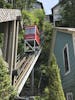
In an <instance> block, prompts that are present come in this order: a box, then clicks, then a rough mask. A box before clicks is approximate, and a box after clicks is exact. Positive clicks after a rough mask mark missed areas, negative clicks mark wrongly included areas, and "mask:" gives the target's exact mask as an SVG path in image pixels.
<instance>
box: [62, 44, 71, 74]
mask: <svg viewBox="0 0 75 100" xmlns="http://www.w3.org/2000/svg"><path fill="white" fill-rule="evenodd" d="M65 48H67V60H68V69H69V70H68V71H66V70H65V57H64V50H65ZM63 63H64V70H65V75H67V74H69V73H70V60H69V49H68V44H66V45H65V46H64V48H63Z"/></svg>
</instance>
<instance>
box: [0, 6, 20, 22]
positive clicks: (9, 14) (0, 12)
mask: <svg viewBox="0 0 75 100" xmlns="http://www.w3.org/2000/svg"><path fill="white" fill-rule="evenodd" d="M20 16H21V12H20V10H17V9H2V8H0V23H1V22H6V21H12V20H16V19H17V18H18V17H20Z"/></svg>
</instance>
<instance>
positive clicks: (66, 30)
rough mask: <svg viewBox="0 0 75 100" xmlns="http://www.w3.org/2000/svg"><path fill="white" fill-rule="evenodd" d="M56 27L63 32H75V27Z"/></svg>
mask: <svg viewBox="0 0 75 100" xmlns="http://www.w3.org/2000/svg"><path fill="white" fill-rule="evenodd" d="M54 29H55V30H58V31H63V32H75V28H67V27H55V28H54Z"/></svg>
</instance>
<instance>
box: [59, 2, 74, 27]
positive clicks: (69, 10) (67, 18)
mask: <svg viewBox="0 0 75 100" xmlns="http://www.w3.org/2000/svg"><path fill="white" fill-rule="evenodd" d="M61 6H62V11H61V15H62V24H63V25H64V26H67V27H75V23H74V22H75V0H63V1H62V2H61Z"/></svg>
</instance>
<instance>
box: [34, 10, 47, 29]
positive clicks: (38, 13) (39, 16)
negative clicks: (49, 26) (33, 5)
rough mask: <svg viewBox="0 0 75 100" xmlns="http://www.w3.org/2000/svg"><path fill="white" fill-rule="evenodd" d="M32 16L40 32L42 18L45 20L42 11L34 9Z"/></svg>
mask: <svg viewBox="0 0 75 100" xmlns="http://www.w3.org/2000/svg"><path fill="white" fill-rule="evenodd" d="M33 15H34V16H35V18H37V19H38V27H39V29H40V30H41V31H42V28H43V23H44V18H45V14H44V11H43V10H42V9H36V10H34V11H33Z"/></svg>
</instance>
